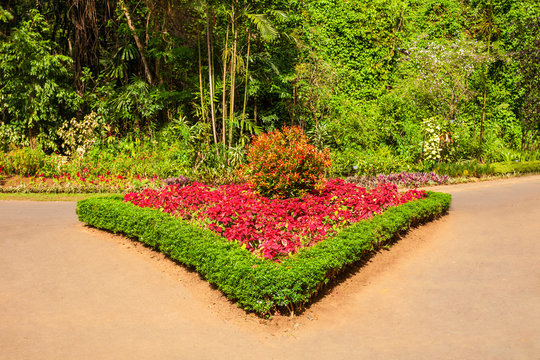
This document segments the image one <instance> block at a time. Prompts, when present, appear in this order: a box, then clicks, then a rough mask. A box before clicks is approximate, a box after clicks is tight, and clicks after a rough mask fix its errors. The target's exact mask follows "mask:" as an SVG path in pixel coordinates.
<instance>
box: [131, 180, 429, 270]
mask: <svg viewBox="0 0 540 360" xmlns="http://www.w3.org/2000/svg"><path fill="white" fill-rule="evenodd" d="M425 196H426V193H425V191H423V190H409V191H407V192H406V193H403V194H401V193H399V192H398V191H397V188H396V186H395V185H392V184H382V185H379V186H378V187H377V188H375V189H373V190H372V191H371V192H368V191H366V189H365V188H362V187H359V186H357V185H355V184H351V183H346V182H344V181H343V180H340V179H333V180H330V181H328V182H327V183H326V184H325V186H324V188H323V189H322V190H320V191H319V192H317V193H313V194H308V195H306V196H305V197H304V198H302V199H298V198H296V199H269V198H266V197H263V196H260V195H258V194H257V193H256V192H255V191H253V190H252V188H251V187H250V186H249V185H248V184H240V185H224V186H220V187H218V188H212V187H210V186H208V185H203V184H199V183H194V184H193V185H191V186H185V187H180V186H178V185H170V186H167V187H165V188H163V189H161V190H151V189H145V190H143V191H142V192H140V193H129V194H126V196H125V197H124V200H125V201H130V202H132V203H133V204H135V205H137V206H140V207H151V208H155V209H161V210H163V211H165V212H167V213H170V214H173V215H176V216H179V217H182V218H184V219H186V220H191V221H193V222H195V223H198V224H201V225H203V226H207V227H208V228H209V229H210V230H211V231H213V232H215V233H217V234H220V235H222V236H224V237H226V238H227V239H229V240H231V241H238V242H240V243H242V244H244V245H245V246H246V248H247V249H249V250H250V251H252V252H254V253H255V254H258V255H262V256H264V257H265V258H267V259H275V260H277V259H279V257H280V256H284V255H288V254H291V253H295V252H296V251H298V250H299V249H300V248H301V247H304V246H311V245H313V244H315V243H317V242H318V241H320V240H322V239H324V238H325V237H327V236H328V235H331V234H333V233H335V232H336V231H337V230H338V229H340V228H342V227H344V226H347V225H350V224H353V223H356V222H358V221H360V220H363V219H368V218H370V217H372V216H373V215H374V214H378V213H381V212H382V211H384V209H386V208H387V207H389V206H394V205H398V204H402V203H405V202H408V201H411V200H414V199H421V198H424V197H425Z"/></svg>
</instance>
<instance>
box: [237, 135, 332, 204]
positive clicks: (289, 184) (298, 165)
mask: <svg viewBox="0 0 540 360" xmlns="http://www.w3.org/2000/svg"><path fill="white" fill-rule="evenodd" d="M247 160H248V163H247V165H246V166H245V167H244V172H245V174H246V175H247V176H248V178H249V179H250V181H251V182H252V183H253V184H254V185H255V188H256V189H257V191H258V192H259V193H260V194H261V195H264V196H269V197H273V196H278V197H301V196H303V195H304V194H306V193H308V192H311V191H313V190H314V189H315V188H316V187H317V186H318V185H319V184H320V183H321V181H322V180H323V178H324V175H325V172H326V171H327V169H328V167H330V164H331V161H330V156H329V153H328V150H325V151H320V150H319V149H317V148H316V147H315V146H313V145H311V144H309V143H308V138H307V137H306V135H305V134H304V132H303V130H302V129H301V128H299V127H291V128H289V127H284V128H283V129H282V130H281V131H278V130H276V131H274V132H272V133H266V134H261V135H259V136H257V137H255V138H254V139H253V142H252V143H251V145H250V146H248V150H247Z"/></svg>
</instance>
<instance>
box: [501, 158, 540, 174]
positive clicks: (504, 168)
mask: <svg viewBox="0 0 540 360" xmlns="http://www.w3.org/2000/svg"><path fill="white" fill-rule="evenodd" d="M491 165H492V167H493V172H494V173H495V174H526V173H539V172H540V161H529V162H515V161H510V162H500V163H494V164H491Z"/></svg>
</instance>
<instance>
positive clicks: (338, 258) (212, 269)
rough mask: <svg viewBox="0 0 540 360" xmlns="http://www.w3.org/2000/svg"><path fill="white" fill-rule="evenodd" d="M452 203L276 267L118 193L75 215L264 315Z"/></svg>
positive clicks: (84, 204) (414, 212)
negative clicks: (148, 249) (143, 247)
mask: <svg viewBox="0 0 540 360" xmlns="http://www.w3.org/2000/svg"><path fill="white" fill-rule="evenodd" d="M450 199H451V196H450V195H448V194H443V193H433V192H428V193H427V196H426V197H425V198H424V199H419V200H416V201H410V202H407V203H405V204H401V205H398V206H392V207H389V208H387V210H386V211H384V212H383V213H381V214H379V215H374V216H373V217H372V218H371V219H366V220H363V221H360V222H357V223H355V224H353V225H351V226H349V227H346V228H343V229H342V230H341V231H339V232H337V233H335V234H334V235H333V236H329V237H328V238H327V239H325V240H323V241H319V242H318V243H316V244H314V245H313V246H310V247H306V248H302V249H300V250H299V251H298V252H297V253H296V254H295V255H294V256H291V257H287V258H284V259H283V260H282V261H281V262H280V263H278V262H275V261H270V260H266V259H261V258H259V257H257V256H254V255H253V254H252V253H251V252H249V251H248V250H247V249H245V248H244V247H242V246H241V245H240V244H238V243H236V242H231V241H228V240H226V239H225V238H224V237H223V236H219V235H217V234H216V233H214V232H212V231H209V230H206V229H203V228H201V227H198V226H194V225H193V224H190V223H189V222H187V221H185V220H182V219H179V218H177V217H174V216H171V215H170V214H167V213H164V212H162V211H159V210H156V209H151V208H141V207H138V206H135V205H134V204H132V203H130V202H124V198H123V197H122V196H116V197H108V198H103V197H102V198H90V199H87V200H83V201H80V202H78V204H77V213H78V216H79V219H80V220H81V221H83V222H86V223H87V224H89V225H92V226H95V227H97V228H101V229H106V230H109V231H112V232H120V233H124V234H126V235H127V236H129V237H132V238H136V239H138V240H139V241H141V242H143V243H145V244H147V245H149V246H152V247H154V248H155V249H157V250H159V251H160V252H162V253H164V254H166V255H167V256H169V257H170V258H172V259H174V260H176V261H178V262H180V263H182V264H185V265H187V266H189V267H193V268H194V269H195V270H196V271H197V272H199V273H200V274H201V275H202V276H203V277H204V278H205V279H206V280H207V281H209V282H210V283H212V284H214V285H216V286H217V288H218V289H220V290H221V291H222V292H223V293H224V294H225V295H226V296H227V297H229V298H230V299H231V300H236V301H237V303H238V305H239V306H241V307H242V308H244V309H246V310H250V311H255V312H257V313H259V314H261V315H263V314H271V313H272V312H274V311H276V310H278V309H289V311H291V312H293V311H296V310H301V309H302V308H303V307H304V305H305V304H306V303H307V302H308V301H310V299H311V298H312V297H313V295H314V294H316V293H317V292H318V291H319V290H320V289H321V288H322V287H324V286H325V284H327V283H328V282H329V280H330V279H332V278H333V277H335V276H336V275H337V274H338V273H339V272H340V271H342V270H343V269H344V268H345V267H346V266H348V265H350V264H353V263H355V262H357V261H360V260H362V259H365V257H366V256H367V255H368V254H370V253H371V252H372V251H373V249H377V248H378V247H379V246H382V245H384V244H386V243H387V242H388V241H389V240H390V239H392V238H393V237H394V236H395V235H396V234H398V233H399V232H400V231H404V230H407V229H408V228H409V227H410V226H412V225H415V224H419V223H422V222H425V221H428V220H430V219H433V218H434V217H436V216H439V215H440V214H442V213H444V212H445V211H446V210H447V209H448V208H449V206H450Z"/></svg>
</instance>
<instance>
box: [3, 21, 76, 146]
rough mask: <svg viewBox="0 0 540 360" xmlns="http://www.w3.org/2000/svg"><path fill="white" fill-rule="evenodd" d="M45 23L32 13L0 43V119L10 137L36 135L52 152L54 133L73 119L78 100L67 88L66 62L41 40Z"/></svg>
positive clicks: (68, 63)
mask: <svg viewBox="0 0 540 360" xmlns="http://www.w3.org/2000/svg"><path fill="white" fill-rule="evenodd" d="M49 31H50V29H49V25H48V23H47V22H46V21H45V19H44V17H43V16H42V15H41V14H40V13H39V12H37V11H35V10H33V11H31V12H30V19H29V20H28V21H23V22H22V23H21V24H20V25H19V27H18V28H16V29H14V30H13V31H12V33H11V34H10V36H9V37H8V39H7V41H2V42H1V43H0V83H1V84H2V86H1V87H0V109H2V111H1V112H0V119H2V121H3V122H4V123H6V124H9V125H11V126H13V127H14V128H15V129H16V133H17V134H18V135H19V136H21V134H25V135H26V136H28V138H30V139H33V138H35V137H37V136H38V135H42V137H43V138H44V141H46V142H47V143H46V145H47V146H49V147H53V148H54V143H53V142H52V141H54V140H55V139H56V134H55V129H56V128H57V126H58V125H59V124H60V123H62V122H63V121H64V120H65V119H67V118H71V117H73V116H74V115H75V112H76V110H77V109H78V108H79V104H80V100H81V99H80V97H79V96H78V95H77V94H76V92H75V90H74V89H73V88H72V86H71V84H72V73H71V64H72V59H71V58H70V57H68V56H64V55H60V54H57V53H55V46H54V43H52V42H50V41H49V40H46V36H47V33H48V32H49Z"/></svg>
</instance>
